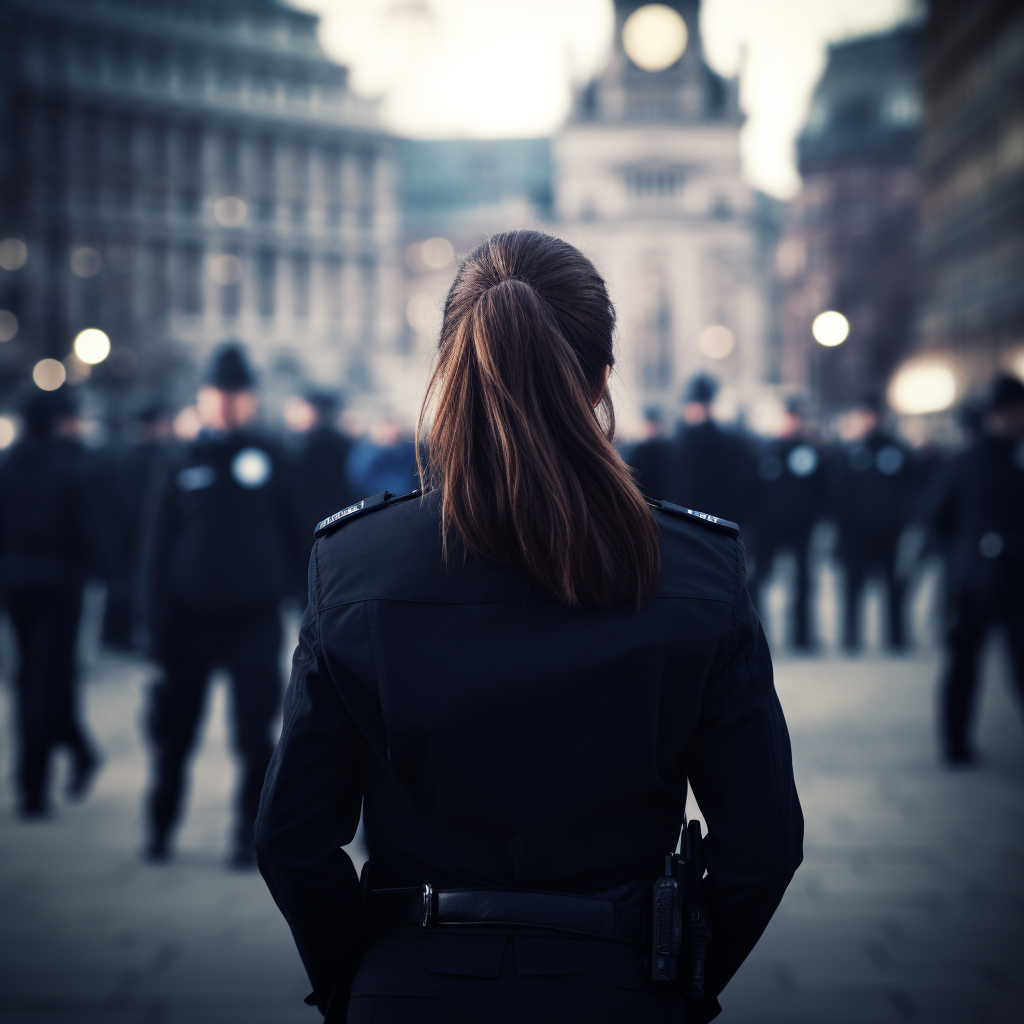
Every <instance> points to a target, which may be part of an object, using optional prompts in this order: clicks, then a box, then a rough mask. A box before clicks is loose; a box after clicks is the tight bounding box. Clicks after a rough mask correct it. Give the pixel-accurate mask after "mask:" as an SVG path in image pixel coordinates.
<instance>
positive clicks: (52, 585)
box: [0, 388, 116, 819]
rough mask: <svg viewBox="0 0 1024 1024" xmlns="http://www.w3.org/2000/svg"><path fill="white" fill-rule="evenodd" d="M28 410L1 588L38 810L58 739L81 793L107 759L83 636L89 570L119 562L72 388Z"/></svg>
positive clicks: (12, 468) (8, 469)
mask: <svg viewBox="0 0 1024 1024" xmlns="http://www.w3.org/2000/svg"><path fill="white" fill-rule="evenodd" d="M21 414H22V420H23V422H24V424H25V435H24V437H23V438H22V439H21V440H20V441H19V442H18V443H17V444H16V445H15V446H14V447H13V448H12V449H11V450H10V451H9V452H8V453H7V455H6V457H5V458H4V460H3V463H2V464H0V587H2V588H3V592H4V596H5V598H6V602H7V609H8V612H9V613H10V617H11V624H12V626H13V627H14V636H15V640H16V642H17V646H18V658H19V665H18V674H17V693H18V719H17V721H18V740H19V754H18V790H19V797H20V813H21V815H22V817H24V818H27V819H32V818H43V817H46V816H47V815H48V813H49V810H50V803H49V770H50V762H51V760H52V755H53V753H54V751H55V750H56V749H57V748H59V747H65V748H67V749H68V750H69V751H70V753H71V758H72V772H71V778H70V784H69V795H70V796H72V797H74V798H81V797H83V796H84V795H85V794H86V792H87V790H88V788H89V785H90V783H91V782H92V779H93V776H94V775H95V772H96V769H97V767H98V766H99V758H98V755H97V754H96V752H95V749H94V747H93V743H92V741H91V740H90V739H89V737H88V736H87V734H86V731H85V728H84V726H83V725H82V723H81V721H80V718H79V711H78V706H77V698H76V692H75V691H76V686H75V683H76V678H75V677H76V666H75V642H76V640H77V637H78V626H79V621H80V619H81V614H82V594H83V590H84V586H85V582H86V579H87V578H88V577H89V576H90V575H93V574H103V575H110V574H111V573H112V572H113V571H114V570H115V569H116V566H115V557H114V551H113V542H112V537H111V535H110V533H109V531H108V524H107V522H106V521H105V519H104V517H103V515H102V513H101V510H100V507H99V502H98V498H97V488H96V477H95V472H94V467H92V466H91V464H90V463H89V461H88V460H87V459H86V457H85V454H84V452H83V451H82V449H81V447H80V446H79V444H78V443H77V441H76V439H75V434H76V426H75V424H76V408H75V403H74V401H73V400H72V398H71V396H70V395H69V394H68V392H67V390H66V389H64V388H61V389H60V390H59V391H51V392H45V391H35V392H34V394H32V395H31V396H30V397H29V398H28V399H27V400H26V401H25V402H24V403H23V405H22V409H21Z"/></svg>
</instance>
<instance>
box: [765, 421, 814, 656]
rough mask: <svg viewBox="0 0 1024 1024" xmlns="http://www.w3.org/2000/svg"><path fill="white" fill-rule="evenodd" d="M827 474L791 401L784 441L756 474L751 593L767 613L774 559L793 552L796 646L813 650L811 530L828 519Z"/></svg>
mask: <svg viewBox="0 0 1024 1024" xmlns="http://www.w3.org/2000/svg"><path fill="white" fill-rule="evenodd" d="M827 502H828V474H827V471H826V468H825V462H824V459H823V455H822V451H821V448H820V446H819V445H818V444H817V443H816V441H815V439H814V438H813V437H812V436H811V432H810V431H809V430H808V428H807V424H806V423H805V422H804V419H803V416H802V415H801V410H800V406H799V404H798V403H795V402H790V403H789V405H788V407H787V411H786V420H785V426H784V428H783V433H782V436H780V437H778V438H776V439H775V440H773V441H770V442H769V443H768V444H766V445H765V446H764V448H763V449H762V450H761V451H760V453H759V454H758V456H757V460H756V470H755V475H754V488H753V507H752V513H751V535H752V538H753V542H752V544H751V547H752V549H753V551H752V553H753V555H754V571H753V572H752V573H750V574H749V575H748V577H747V588H748V589H749V591H750V596H751V597H752V598H753V599H754V603H755V605H757V606H758V610H759V611H762V606H761V598H762V590H763V587H764V585H765V583H766V582H767V580H768V578H769V577H770V576H771V572H772V565H773V563H774V561H775V556H776V555H777V554H780V553H782V552H784V551H791V552H792V553H793V556H794V559H795V562H796V580H795V593H794V595H793V598H794V600H793V622H792V629H791V630H790V632H789V635H790V637H791V638H792V643H793V645H794V646H795V647H797V648H799V649H801V650H810V649H811V647H812V646H813V637H812V630H811V622H810V590H811V585H810V571H809V561H810V550H809V549H810V541H811V531H812V530H813V529H814V526H815V524H816V523H817V522H818V520H819V519H821V518H822V516H823V515H824V514H825V511H826V507H827ZM763 617H764V616H763V614H762V618H763Z"/></svg>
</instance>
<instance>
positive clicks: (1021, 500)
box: [922, 377, 1024, 765]
mask: <svg viewBox="0 0 1024 1024" xmlns="http://www.w3.org/2000/svg"><path fill="white" fill-rule="evenodd" d="M922 518H923V519H924V521H925V523H926V525H927V526H929V527H930V529H931V531H932V532H933V534H934V535H935V536H936V537H937V538H938V543H939V546H940V547H941V548H942V549H943V550H944V552H945V554H946V601H947V607H946V647H947V651H948V663H947V667H946V671H945V674H944V675H943V678H942V688H941V708H942V732H941V742H942V751H943V754H944V756H945V758H946V760H947V761H948V762H949V763H950V764H954V765H963V764H971V763H973V761H974V760H975V754H974V751H973V749H972V747H971V742H970V729H971V723H972V718H973V711H974V705H975V694H976V692H977V684H978V657H979V654H980V652H981V649H982V645H983V644H984V642H985V639H986V637H987V636H988V634H989V632H990V630H991V629H992V628H993V627H999V626H1001V627H1003V629H1004V630H1005V633H1006V638H1007V640H1008V642H1009V648H1010V655H1011V663H1012V669H1013V678H1014V682H1015V684H1016V686H1017V691H1018V694H1019V695H1020V697H1021V699H1022V700H1024V384H1021V382H1020V381H1019V380H1017V379H1016V378H1015V377H1000V378H998V379H997V380H996V381H995V383H994V385H993V388H992V393H991V401H990V403H989V407H988V411H987V413H986V414H985V415H984V417H983V419H982V422H981V431H980V433H979V434H978V436H977V437H976V438H975V439H974V440H973V441H972V442H971V444H970V445H969V447H968V448H967V449H966V450H965V451H963V452H962V453H960V454H959V455H957V456H955V457H954V458H953V459H952V460H951V461H950V462H949V463H948V464H947V466H946V467H945V468H944V469H943V470H942V471H940V473H939V475H938V477H937V478H936V480H935V482H934V484H933V486H932V487H930V488H929V491H928V493H927V494H926V496H925V499H924V501H923V517H922Z"/></svg>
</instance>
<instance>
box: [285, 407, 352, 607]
mask: <svg viewBox="0 0 1024 1024" xmlns="http://www.w3.org/2000/svg"><path fill="white" fill-rule="evenodd" d="M305 400H306V402H307V404H308V405H309V407H310V408H311V409H312V410H313V423H312V425H311V426H310V427H309V429H308V430H306V432H305V433H304V434H303V435H302V438H301V440H300V441H299V444H298V447H297V449H296V451H295V455H294V459H293V462H294V466H295V475H296V479H297V483H298V485H299V487H300V488H301V489H302V500H303V502H304V507H303V513H302V514H303V522H302V542H303V544H305V545H306V546H307V547H308V548H311V547H312V546H313V527H314V526H316V524H317V523H318V522H320V520H321V519H326V518H327V516H329V515H330V514H331V513H332V512H337V511H338V509H340V508H345V507H346V506H347V505H351V504H352V502H353V501H356V500H357V498H359V497H360V495H357V494H356V492H355V491H354V489H353V487H352V485H351V483H350V482H349V476H348V461H349V456H350V455H351V454H352V438H350V437H349V436H348V435H347V434H344V433H342V431H341V430H339V429H338V413H339V411H340V409H341V400H340V398H339V397H338V395H337V394H335V393H334V392H331V391H325V390H321V389H314V390H310V391H308V392H306V395H305ZM302 589H303V590H304V589H305V587H302ZM303 600H305V598H304V597H303Z"/></svg>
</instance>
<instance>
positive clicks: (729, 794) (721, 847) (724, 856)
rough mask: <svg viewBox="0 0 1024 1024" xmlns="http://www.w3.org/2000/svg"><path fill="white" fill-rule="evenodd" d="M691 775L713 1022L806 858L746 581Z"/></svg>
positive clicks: (783, 735) (692, 746)
mask: <svg viewBox="0 0 1024 1024" xmlns="http://www.w3.org/2000/svg"><path fill="white" fill-rule="evenodd" d="M686 763H687V774H688V776H689V779H690V785H691V786H692V788H693V792H694V795H695V796H696V798H697V802H698V803H699V804H700V809H701V811H702V812H703V814H704V818H705V820H706V822H707V826H708V836H707V840H706V842H705V854H706V857H705V859H706V863H707V869H708V879H707V881H708V893H709V917H710V924H711V940H710V942H709V944H708V950H707V960H706V965H705V967H706V978H707V988H706V991H707V993H708V994H707V996H706V997H705V1000H706V1003H707V1005H705V1006H703V1007H701V1008H700V1011H701V1012H698V1013H696V1014H694V1017H695V1018H696V1019H698V1020H710V1019H711V1017H712V1016H714V1015H715V1013H717V1010H718V1007H717V1002H716V1000H715V997H716V996H717V995H718V993H719V992H721V990H722V989H723V988H724V987H725V985H726V983H727V982H728V981H729V979H730V978H731V977H732V976H733V974H734V973H735V972H736V970H737V968H738V967H739V966H740V964H742V963H743V961H744V960H745V959H746V957H747V955H748V954H749V953H750V951H751V950H752V949H753V948H754V944H755V943H756V942H757V940H758V939H759V938H760V937H761V933H762V932H763V931H764V929H765V927H766V926H767V924H768V921H769V920H770V919H771V916H772V914H773V913H774V912H775V909H776V908H777V907H778V905H779V902H780V901H781V899H782V895H783V893H784V892H785V890H786V886H787V885H788V884H789V881H790V879H791V878H792V877H793V873H794V871H796V869H797V867H798V866H799V864H800V861H801V860H802V857H803V854H802V843H803V815H802V813H801V810H800V802H799V800H798V799H797V794H796V784H795V782H794V779H793V763H792V754H791V751H790V745H789V733H788V731H787V729H786V721H785V718H784V717H783V714H782V707H781V705H780V704H779V700H778V697H777V696H776V694H775V686H774V683H773V680H772V662H771V656H770V654H769V653H768V643H767V640H766V638H765V635H764V631H763V629H762V628H761V624H760V622H759V621H758V618H757V614H756V613H755V611H754V608H753V606H752V604H751V602H750V598H749V597H748V596H747V591H746V587H745V586H741V587H740V591H739V596H738V599H737V601H736V604H735V606H734V609H733V621H732V628H731V637H730V644H729V654H728V656H727V659H726V663H725V667H724V669H723V670H722V671H721V673H720V674H719V675H718V676H717V677H716V678H714V679H712V680H711V681H710V682H709V684H708V685H707V687H706V689H705V692H704V696H703V699H702V703H701V711H700V717H699V719H698V722H697V728H696V729H695V731H694V734H693V736H692V738H691V740H690V742H689V743H688V745H687V750H686Z"/></svg>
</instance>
